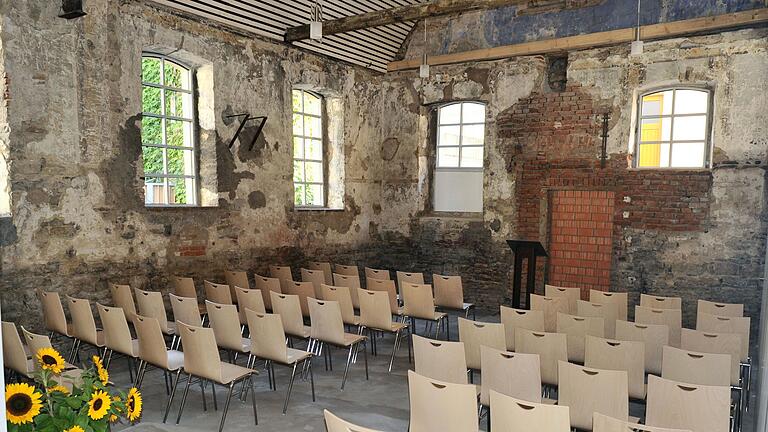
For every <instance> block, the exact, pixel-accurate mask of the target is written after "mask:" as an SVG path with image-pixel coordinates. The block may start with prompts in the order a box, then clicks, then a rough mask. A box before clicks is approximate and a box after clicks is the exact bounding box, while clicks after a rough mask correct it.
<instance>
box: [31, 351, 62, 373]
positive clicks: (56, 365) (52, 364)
mask: <svg viewBox="0 0 768 432" xmlns="http://www.w3.org/2000/svg"><path fill="white" fill-rule="evenodd" d="M37 361H38V362H39V363H40V367H41V368H43V369H45V370H49V371H51V372H53V373H55V374H56V375H58V374H60V373H61V371H63V370H64V358H63V357H61V354H59V352H58V351H56V350H55V349H53V348H40V349H39V350H38V351H37Z"/></svg>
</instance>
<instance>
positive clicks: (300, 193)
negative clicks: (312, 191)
mask: <svg viewBox="0 0 768 432" xmlns="http://www.w3.org/2000/svg"><path fill="white" fill-rule="evenodd" d="M293 203H294V204H296V205H297V206H303V205H305V204H304V203H305V199H304V185H303V184H301V183H298V184H294V185H293Z"/></svg>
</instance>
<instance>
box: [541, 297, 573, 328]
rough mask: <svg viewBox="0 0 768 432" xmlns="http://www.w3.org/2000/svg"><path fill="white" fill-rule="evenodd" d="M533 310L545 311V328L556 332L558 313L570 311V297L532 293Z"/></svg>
mask: <svg viewBox="0 0 768 432" xmlns="http://www.w3.org/2000/svg"><path fill="white" fill-rule="evenodd" d="M531 310H538V311H542V312H544V330H545V331H548V332H554V331H556V330H557V314H558V313H568V311H569V308H568V299H566V298H565V297H547V296H543V295H538V294H531ZM579 315H581V314H579Z"/></svg>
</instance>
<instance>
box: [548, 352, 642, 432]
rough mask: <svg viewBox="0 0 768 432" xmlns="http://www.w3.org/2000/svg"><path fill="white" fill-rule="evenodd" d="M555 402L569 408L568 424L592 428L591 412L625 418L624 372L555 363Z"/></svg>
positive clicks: (579, 427) (625, 390) (578, 427)
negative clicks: (558, 381)
mask: <svg viewBox="0 0 768 432" xmlns="http://www.w3.org/2000/svg"><path fill="white" fill-rule="evenodd" d="M558 375H559V377H560V386H559V387H558V390H557V396H558V401H557V403H558V405H565V406H567V407H569V408H570V409H571V427H574V428H576V429H581V430H587V431H589V430H592V414H593V413H600V414H605V415H607V416H610V417H613V418H615V419H619V420H623V421H628V420H629V393H628V390H627V382H628V379H627V373H626V372H625V371H615V370H604V369H593V368H588V367H582V366H579V365H575V364H572V363H567V362H563V361H561V362H559V363H558Z"/></svg>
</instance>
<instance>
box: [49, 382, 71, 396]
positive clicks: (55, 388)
mask: <svg viewBox="0 0 768 432" xmlns="http://www.w3.org/2000/svg"><path fill="white" fill-rule="evenodd" d="M53 392H61V393H64V394H69V390H67V388H66V387H64V386H63V385H60V384H56V385H55V386H53V387H48V393H53Z"/></svg>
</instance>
